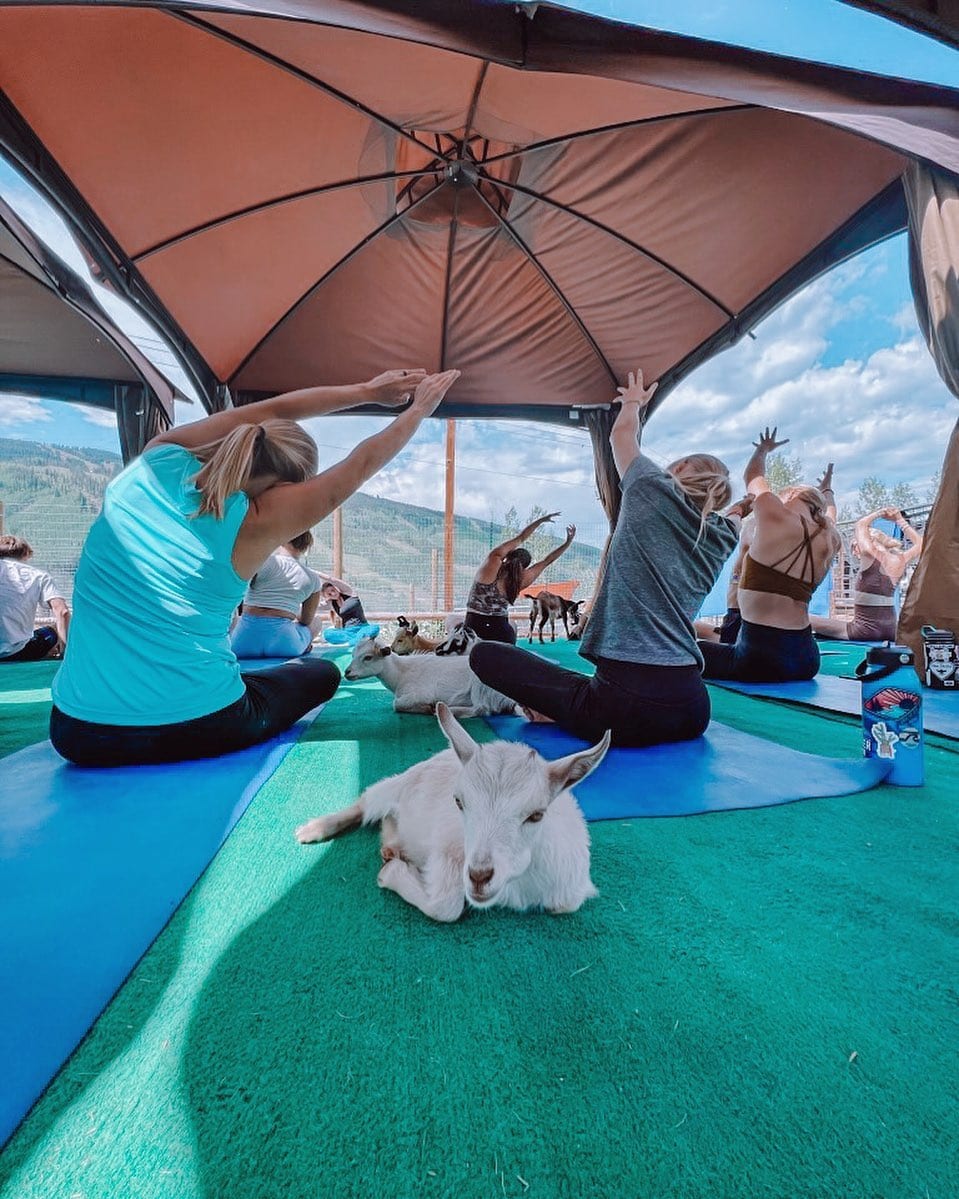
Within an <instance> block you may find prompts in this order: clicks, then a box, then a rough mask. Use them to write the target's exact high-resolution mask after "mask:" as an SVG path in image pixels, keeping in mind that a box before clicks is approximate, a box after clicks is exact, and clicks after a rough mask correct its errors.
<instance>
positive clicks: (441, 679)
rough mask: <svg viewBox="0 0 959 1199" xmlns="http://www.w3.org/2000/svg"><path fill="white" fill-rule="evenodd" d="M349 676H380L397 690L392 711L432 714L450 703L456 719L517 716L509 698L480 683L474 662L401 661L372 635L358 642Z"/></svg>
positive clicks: (422, 657) (426, 657)
mask: <svg viewBox="0 0 959 1199" xmlns="http://www.w3.org/2000/svg"><path fill="white" fill-rule="evenodd" d="M345 677H346V678H347V679H349V680H350V681H351V682H355V681H356V680H357V679H368V678H374V677H375V678H378V679H379V680H380V682H381V683H382V684H383V685H384V686H385V687H388V688H389V689H390V691H392V692H393V710H394V711H395V712H408V713H418V714H427V715H432V714H433V712H435V711H436V705H437V703H440V702H442V703H444V704H448V705H449V707H450V708H451V709H452V711H453V715H454V716H493V715H496V714H505V715H508V716H514V715H516V714H517V707H516V704H515V702H514V701H513V700H511V699H509V698H508V696H505V695H502V694H501V693H500V692H499V691H494V690H493V689H492V687H487V686H486V684H485V683H482V682H480V680H479V679H478V678H477V676H476V675H475V674H474V673H473V671H472V670H471V669H470V664H469V659H468V658H462V657H443V658H441V657H437V655H436V654H410V655H408V656H407V657H400V656H398V655H397V654H394V653H393V652H392V651H391V650H390V647H389V646H388V645H386V646H384V645H379V644H377V642H376V641H374V640H373V638H371V637H364V638H363V640H362V641H358V642H357V643H356V648H355V649H354V650H353V660H352V661H351V662H350V664H349V666H348V667H347V668H346V671H345Z"/></svg>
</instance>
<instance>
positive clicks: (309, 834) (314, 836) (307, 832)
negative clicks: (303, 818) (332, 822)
mask: <svg viewBox="0 0 959 1199" xmlns="http://www.w3.org/2000/svg"><path fill="white" fill-rule="evenodd" d="M325 825H326V822H325V820H323V818H322V817H321V818H320V819H319V820H308V821H307V822H306V824H301V825H300V827H299V828H298V829H297V830H296V839H297V841H299V843H300V844H301V845H311V844H312V843H313V842H314V841H322V840H324V837H325V833H326V829H325Z"/></svg>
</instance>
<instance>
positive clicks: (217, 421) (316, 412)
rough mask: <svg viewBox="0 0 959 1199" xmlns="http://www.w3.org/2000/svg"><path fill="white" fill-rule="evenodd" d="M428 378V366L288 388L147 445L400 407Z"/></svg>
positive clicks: (189, 443)
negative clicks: (370, 407)
mask: <svg viewBox="0 0 959 1199" xmlns="http://www.w3.org/2000/svg"><path fill="white" fill-rule="evenodd" d="M425 378H426V371H424V370H405V371H402V370H399V371H386V372H385V373H384V374H382V375H377V376H376V378H375V379H370V381H369V382H368V383H351V384H348V385H346V386H344V387H305V388H303V389H302V390H300V391H288V392H285V393H284V394H283V395H278V396H272V397H271V398H270V399H268V400H259V401H258V402H257V403H255V404H244V405H243V407H241V408H230V409H228V410H227V411H226V412H216V413H214V414H213V415H212V416H208V417H206V418H205V419H204V420H198V421H195V422H194V423H193V424H191V425H181V426H180V427H178V428H174V429H169V430H167V432H165V433H161V434H160V435H159V436H158V437H154V438H153V440H152V441H151V442H150V444H149V445H148V446H147V449H149V448H150V447H151V446H155V445H164V444H172V445H181V446H183V447H184V449H188V450H190V449H195V448H196V447H197V446H201V445H207V444H208V443H209V442H211V441H218V440H219V439H220V438H221V437H225V436H226V435H227V434H228V433H230V432H232V431H233V430H234V429H235V428H237V426H239V425H257V424H260V423H261V422H262V421H265V420H296V421H299V420H307V419H309V418H310V417H311V416H326V415H328V414H329V413H332V412H343V411H345V410H347V409H349V408H357V407H359V406H360V405H361V404H381V405H382V406H383V407H384V408H396V407H398V406H399V405H400V404H402V403H404V402H405V401H406V400H407V399H409V397H410V394H411V393H412V392H413V390H414V389H415V388H416V387H417V386H418V385H419V384H420V383H421V382H422V381H423V380H424V379H425Z"/></svg>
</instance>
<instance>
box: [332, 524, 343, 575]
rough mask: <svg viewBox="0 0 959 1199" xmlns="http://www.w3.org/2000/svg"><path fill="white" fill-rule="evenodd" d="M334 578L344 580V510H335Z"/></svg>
mask: <svg viewBox="0 0 959 1199" xmlns="http://www.w3.org/2000/svg"><path fill="white" fill-rule="evenodd" d="M332 573H333V577H334V578H337V579H342V578H343V509H342V508H334V509H333V572H332Z"/></svg>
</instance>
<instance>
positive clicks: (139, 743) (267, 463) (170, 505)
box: [50, 370, 459, 766]
mask: <svg viewBox="0 0 959 1199" xmlns="http://www.w3.org/2000/svg"><path fill="white" fill-rule="evenodd" d="M458 377H459V372H458V371H446V372H444V373H443V374H438V375H427V374H426V372H425V371H422V370H414V371H387V372H386V373H385V374H382V375H379V376H377V378H375V379H373V380H371V381H370V382H369V383H362V384H356V385H354V386H348V387H314V388H306V389H304V390H302V391H295V392H290V393H288V394H286V395H282V396H276V397H274V398H273V399H270V400H262V401H260V402H259V403H256V404H250V405H247V406H245V407H243V408H233V409H230V410H229V411H228V412H219V413H216V414H215V415H214V416H209V417H207V418H206V419H205V420H201V421H197V422H196V423H195V424H192V425H186V426H184V427H183V428H178V429H171V430H170V431H169V432H167V433H163V434H161V435H160V436H159V437H156V438H154V439H153V441H151V442H150V444H149V445H148V446H147V448H146V449H145V451H144V452H143V454H141V455H140V457H139V458H137V459H135V460H134V461H133V462H131V463H130V464H129V466H127V467H126V469H125V470H124V471H122V472H121V473H120V474H119V475H118V476H117V477H116V478H115V479H114V480H113V481H112V482H111V483H110V485H109V486H108V488H107V491H106V494H105V496H104V502H103V509H102V511H101V513H100V515H99V517H98V518H97V520H96V521H95V522H94V524H93V526H92V528H91V529H90V533H89V535H88V537H87V540H86V543H85V545H84V547H83V553H82V555H81V558H80V564H79V566H78V568H77V576H76V583H75V587H74V617H73V623H72V625H71V630H70V650H69V653H68V655H67V657H66V659H65V660H64V664H63V666H62V667H61V669H60V671H59V673H58V674H57V676H56V678H55V680H54V683H53V704H54V706H53V711H52V713H51V717H50V739H51V741H52V742H53V745H54V747H55V748H56V749H57V750H58V751H59V753H61V754H62V755H63V756H64V757H65V758H68V759H69V760H70V761H71V762H75V763H77V764H78V765H81V766H127V765H145V764H150V763H157V762H172V761H182V760H186V759H190V758H206V757H214V756H216V755H218V754H222V753H227V752H229V751H232V750H237V749H243V748H245V747H247V746H249V745H254V744H256V743H257V742H259V741H264V740H266V739H267V738H269V737H272V736H274V735H275V734H276V733H278V732H280V731H282V730H283V729H285V728H289V726H290V725H292V724H293V723H294V722H295V721H297V720H298V719H299V718H300V717H301V716H302V715H303V714H304V713H305V712H308V711H309V710H310V709H311V708H313V707H315V706H316V705H317V704H320V703H324V702H325V701H326V700H328V699H329V698H330V697H331V696H332V695H333V693H334V691H335V690H336V688H337V686H338V685H339V681H340V675H339V671H338V670H337V669H336V667H335V666H334V665H333V664H332V663H331V662H327V661H325V660H323V659H317V660H314V661H311V660H309V659H304V658H300V659H296V660H294V661H292V662H287V663H285V664H283V665H282V666H277V667H273V668H271V669H268V670H262V671H258V672H256V673H254V674H248V675H245V674H241V672H240V669H239V665H238V663H237V660H236V655H235V654H234V653H233V651H232V649H231V647H230V638H229V628H230V620H231V617H232V614H233V612H234V611H235V610H236V607H237V605H238V604H239V603H240V601H241V600H242V598H243V595H244V593H245V591H246V588H247V584H248V582H249V580H250V579H251V578H252V576H253V575H254V574H255V573H256V572H257V570H258V569H259V568H260V566H262V564H263V563H264V562H265V561H266V559H267V558H268V557H269V555H270V554H271V553H272V551H273V550H274V549H275V547H276V546H277V545H282V544H285V543H286V542H288V541H289V540H290V539H291V538H292V537H295V536H296V535H297V534H298V533H301V532H302V531H303V530H304V529H309V528H310V527H312V526H313V525H314V524H316V523H317V522H318V521H320V520H322V519H323V518H324V517H325V516H328V515H329V513H330V512H332V511H333V509H334V508H336V507H338V506H339V505H340V504H341V503H342V502H343V501H344V500H345V499H346V498H347V497H348V496H350V495H352V494H353V492H354V491H355V490H356V489H357V488H358V487H360V486H361V485H362V484H363V483H365V482H366V480H367V479H369V478H371V477H372V476H373V475H374V474H376V472H377V471H378V470H380V469H381V468H382V467H383V466H385V464H386V463H387V462H389V461H390V459H392V458H393V457H394V456H395V455H396V454H397V453H398V452H399V451H400V450H401V449H402V448H403V447H404V446H405V445H406V443H407V442H408V441H409V440H410V438H411V437H412V436H413V434H414V433H415V432H416V430H417V429H418V428H419V425H420V423H421V421H422V420H423V419H424V417H426V416H429V415H430V414H431V413H432V412H433V411H434V410H435V409H436V407H437V405H438V404H439V403H440V401H441V400H442V398H443V396H444V395H445V394H446V392H447V390H448V389H449V388H450V387H451V386H452V384H453V383H454V382H455V380H456V379H457V378H458ZM411 394H412V397H413V398H412V403H411V404H410V406H409V407H408V408H406V410H405V411H403V412H402V413H400V414H399V415H398V416H397V417H396V418H395V420H393V422H392V423H391V424H390V425H389V426H388V427H387V428H385V429H383V430H381V431H380V432H379V433H376V434H375V435H374V436H372V437H369V438H367V439H366V441H363V442H361V443H360V445H358V446H357V447H356V449H354V450H353V452H352V453H351V454H349V455H348V456H347V457H346V458H344V459H343V461H342V462H339V463H337V464H336V465H335V466H332V467H330V468H329V470H325V471H323V473H322V474H319V475H317V474H316V469H317V450H316V445H315V443H314V442H313V440H312V438H311V437H310V436H309V435H308V434H307V433H306V431H305V430H304V429H302V428H301V427H300V426H299V425H298V424H297V423H296V422H297V421H300V420H306V419H308V418H309V417H313V416H322V415H324V414H327V413H331V412H336V411H342V410H344V409H349V408H355V407H357V406H359V405H361V404H379V405H381V406H383V407H384V408H395V407H397V406H398V405H400V404H403V403H404V402H405V401H406V400H407V399H409V397H410V395H411Z"/></svg>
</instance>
